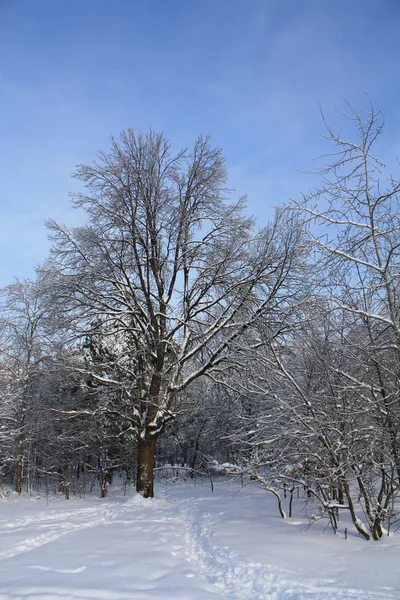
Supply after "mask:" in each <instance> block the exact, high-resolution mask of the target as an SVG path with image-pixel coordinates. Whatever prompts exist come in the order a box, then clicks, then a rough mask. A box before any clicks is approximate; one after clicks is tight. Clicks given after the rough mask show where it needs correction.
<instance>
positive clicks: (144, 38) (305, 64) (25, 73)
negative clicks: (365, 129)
mask: <svg viewBox="0 0 400 600" xmlns="http://www.w3.org/2000/svg"><path fill="white" fill-rule="evenodd" d="M399 29H400V2H399V1H398V0H0V52H1V54H0V144H1V146H0V175H1V177H0V286H2V285H5V284H7V283H10V282H11V281H12V279H13V276H14V275H16V276H18V277H21V278H23V277H30V276H32V275H33V272H34V267H35V265H37V264H38V263H39V262H41V261H42V260H43V259H44V258H45V256H46V254H47V252H48V248H49V244H48V242H47V238H46V231H45V227H44V220H45V219H46V218H55V219H56V220H58V221H62V222H66V223H69V224H78V223H79V221H81V220H82V217H81V215H79V214H77V213H76V211H73V210H72V209H71V208H70V205H69V198H68V193H69V192H70V191H73V190H74V189H76V186H77V182H75V181H74V180H72V179H71V173H72V172H73V171H74V170H75V165H76V164H78V163H80V162H88V161H91V160H92V158H93V157H94V154H95V152H96V151H97V150H99V149H103V150H105V149H107V147H108V144H109V136H110V134H115V135H118V133H119V131H120V130H121V129H122V128H124V127H127V126H131V127H133V128H135V129H144V128H147V127H148V126H149V125H151V126H152V127H153V128H155V129H162V130H164V131H165V133H166V134H167V135H168V136H169V137H170V138H171V140H172V141H173V143H174V144H175V145H176V147H179V146H181V145H190V144H191V142H192V141H193V139H194V138H195V137H196V136H197V135H198V134H199V133H200V132H206V133H210V134H211V135H212V137H213V140H214V142H215V144H218V145H220V146H222V147H223V148H224V151H225V154H226V156H227V157H228V166H229V173H230V186H231V187H235V188H236V189H237V193H238V194H240V195H241V194H244V193H248V194H249V212H251V213H252V214H254V215H256V216H257V217H258V218H259V220H260V223H261V224H262V223H265V222H266V220H267V219H268V217H269V216H270V215H271V212H272V207H273V206H276V205H278V204H280V203H282V202H284V201H286V200H287V199H288V197H290V196H292V197H293V196H296V195H298V194H299V192H300V191H301V190H306V189H308V187H309V186H310V185H312V178H311V176H310V175H307V174H305V173H304V172H305V171H309V170H310V169H312V162H311V161H312V159H313V158H315V157H316V156H318V155H319V154H321V153H322V152H324V151H325V150H326V147H325V146H324V145H323V142H322V140H321V138H320V136H319V132H320V131H321V130H322V126H321V122H320V116H319V108H318V103H321V104H322V106H323V108H324V110H325V112H326V114H327V115H328V117H332V118H333V119H335V117H334V110H335V107H337V106H339V105H340V97H341V96H344V97H346V98H347V99H348V100H349V101H351V102H352V103H353V104H354V105H355V106H356V107H361V106H363V105H364V104H365V103H364V99H363V91H364V90H366V91H367V92H368V93H369V95H370V96H371V98H372V100H373V101H374V104H375V105H376V106H378V107H380V108H382V109H383V110H384V112H385V114H386V121H387V135H386V138H385V147H384V151H385V153H387V156H388V157H389V156H391V155H398V154H400V152H399V150H400V144H399V134H400V119H399V116H400V114H399V106H400V105H399V98H400V77H399V64H400V50H399V48H400V41H399ZM332 115H333V116H332Z"/></svg>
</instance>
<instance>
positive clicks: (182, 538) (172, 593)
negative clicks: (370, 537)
mask: <svg viewBox="0 0 400 600" xmlns="http://www.w3.org/2000/svg"><path fill="white" fill-rule="evenodd" d="M156 492H157V498H156V499H152V500H145V499H143V498H142V497H141V496H138V495H136V494H134V493H133V492H131V493H130V494H128V495H127V496H125V497H124V496H123V495H122V492H120V491H119V490H115V491H113V488H110V494H109V497H108V498H106V499H99V498H93V497H89V498H86V499H83V500H73V499H72V500H69V501H66V500H64V499H63V498H54V499H50V498H49V499H48V500H46V498H29V497H27V496H25V497H21V498H15V497H9V498H4V499H1V500H0V505H1V511H0V515H1V519H0V539H1V546H0V600H86V599H88V600H166V599H170V600H213V599H215V600H217V599H221V598H224V599H225V600H227V599H229V600H248V599H251V600H289V599H290V600H301V599H312V600H322V599H329V600H335V599H354V598H359V599H366V600H372V599H391V598H399V597H400V576H399V575H398V563H399V558H400V538H399V539H397V536H396V534H395V535H392V536H390V537H387V536H385V537H384V538H382V539H381V540H380V541H379V542H372V541H371V542H367V541H366V540H364V538H362V536H360V535H358V534H357V532H355V531H354V528H351V526H350V525H349V523H348V522H347V521H346V522H345V523H340V526H339V534H338V535H336V536H335V535H333V534H332V532H331V531H330V530H329V529H327V528H326V525H327V522H326V521H325V520H318V521H317V522H315V523H314V524H313V525H312V526H311V527H309V522H308V521H307V520H306V519H304V518H303V517H302V516H300V514H297V515H296V516H295V517H294V518H293V519H285V520H283V519H281V518H280V516H279V513H278V510H277V506H276V499H275V498H274V497H273V495H272V494H267V493H266V492H265V491H263V490H262V489H261V488H260V487H257V485H256V484H251V485H249V486H246V487H245V488H244V489H243V490H240V486H239V484H231V485H229V486H228V485H226V484H223V483H222V482H219V481H218V482H217V483H215V484H214V493H211V490H210V487H209V486H206V484H205V483H204V484H196V485H195V484H191V483H185V484H182V483H176V484H168V485H161V484H159V485H158V486H157V488H156ZM347 512H348V511H346V513H347ZM344 527H347V528H348V530H349V533H348V539H347V540H345V538H344Z"/></svg>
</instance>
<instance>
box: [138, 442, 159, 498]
mask: <svg viewBox="0 0 400 600" xmlns="http://www.w3.org/2000/svg"><path fill="white" fill-rule="evenodd" d="M155 446H156V440H155V438H154V436H151V435H150V436H149V437H147V438H145V439H143V438H139V443H138V464H137V479H136V491H137V492H139V494H142V496H143V497H144V498H154V467H155V457H154V452H155Z"/></svg>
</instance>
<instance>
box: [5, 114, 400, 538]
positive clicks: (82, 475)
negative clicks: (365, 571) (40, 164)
mask: <svg viewBox="0 0 400 600" xmlns="http://www.w3.org/2000/svg"><path fill="white" fill-rule="evenodd" d="M344 108H345V115H343V117H342V118H343V119H348V120H350V121H351V124H352V132H353V134H352V136H351V137H349V138H346V139H343V138H342V137H341V136H340V135H339V134H337V133H336V130H334V129H333V128H331V127H330V125H329V123H328V122H326V121H325V122H324V127H325V137H326V140H325V146H326V150H327V151H326V154H325V156H324V157H323V158H322V159H320V160H319V163H318V167H317V169H316V173H315V174H314V175H313V176H312V181H311V187H310V190H309V191H307V192H304V191H303V193H299V195H298V197H297V199H295V200H292V201H288V203H287V204H285V205H284V206H280V207H278V208H277V209H276V212H275V215H274V216H273V218H272V219H271V220H270V222H269V223H268V224H267V226H265V227H260V226H259V225H258V223H257V222H256V221H255V220H254V219H252V218H251V217H250V216H249V214H248V212H246V199H245V198H237V197H236V196H235V192H234V191H232V190H230V187H229V181H228V178H227V170H226V165H225V159H224V154H223V151H222V150H221V149H220V148H218V147H214V145H213V142H212V139H211V138H209V137H207V136H205V135H200V136H199V137H198V138H197V139H196V140H195V141H194V143H193V144H192V146H190V147H188V148H186V149H182V150H176V149H175V146H174V142H173V140H171V141H169V140H168V139H166V137H165V136H164V135H163V134H162V133H157V132H156V131H153V130H151V129H150V130H147V131H144V132H138V131H136V130H132V129H127V130H124V131H123V132H122V133H121V135H120V137H118V138H112V140H111V144H110V147H109V148H108V149H106V150H105V151H104V152H99V153H98V154H97V156H96V158H95V160H94V161H93V162H92V163H91V164H81V165H80V166H79V167H78V168H77V171H76V173H75V175H74V176H75V178H77V180H78V181H79V182H81V184H82V192H81V193H77V194H75V195H74V197H73V204H74V205H75V206H76V207H79V208H80V209H81V210H83V211H84V213H85V215H86V222H84V223H82V225H81V226H79V227H72V228H70V227H68V225H63V224H60V223H57V222H55V221H52V220H50V221H49V222H48V229H49V235H50V236H51V239H52V249H51V252H50V255H49V256H48V259H47V260H46V261H45V262H44V264H42V265H41V266H40V267H39V268H38V270H37V277H36V278H35V279H34V280H27V279H16V280H15V281H14V283H12V284H11V285H8V286H6V287H4V288H3V289H2V290H1V321H0V336H1V337H0V348H1V354H0V390H1V394H0V446H1V452H0V477H1V483H0V486H1V487H0V490H1V493H2V495H3V496H6V495H7V494H8V493H10V490H14V492H16V493H17V494H21V493H22V494H24V493H26V492H28V493H42V494H43V493H46V494H47V495H48V496H49V497H51V496H57V495H63V496H64V497H65V498H66V499H68V498H69V499H72V498H83V497H86V496H87V495H89V494H91V493H93V494H99V495H101V497H106V496H107V490H108V487H109V485H110V484H112V482H113V480H115V478H120V479H121V480H122V481H123V482H124V485H125V486H134V487H135V488H136V490H137V492H139V493H140V494H141V495H142V496H143V497H144V498H151V497H153V496H154V480H155V478H156V479H157V478H158V480H162V479H163V478H164V477H169V476H170V474H171V472H173V473H174V474H175V476H177V477H182V478H187V479H188V480H194V479H197V480H201V481H209V482H210V485H211V486H212V485H213V482H214V481H216V480H218V478H221V477H222V478H225V479H226V478H231V479H236V480H238V481H241V482H242V483H243V484H244V485H245V484H246V482H248V481H252V482H254V484H256V485H257V486H258V487H259V488H260V489H262V490H265V491H266V492H267V493H268V494H270V495H271V496H272V497H273V498H274V502H276V511H277V514H279V515H280V516H281V517H282V518H285V517H291V516H292V515H293V514H294V513H295V512H296V510H297V509H296V507H297V506H299V505H301V506H303V505H307V503H310V504H312V506H313V509H312V510H313V511H314V513H317V514H318V515H319V517H320V518H322V517H323V518H325V519H326V522H327V523H329V527H330V528H331V530H332V532H336V530H337V529H338V524H339V523H340V520H341V519H342V518H344V515H346V518H347V519H348V520H349V523H350V526H351V527H353V529H354V531H355V532H356V533H357V535H359V536H362V538H364V539H365V541H367V540H371V541H373V540H380V538H382V536H383V535H384V534H386V533H390V532H391V530H392V529H393V528H394V529H397V528H398V524H399V514H398V494H399V491H400V487H399V483H400V396H399V394H400V391H399V390H400V368H399V353H400V321H399V310H400V304H399V285H400V206H399V203H400V182H399V180H398V179H397V178H396V174H393V175H391V174H389V173H388V172H387V169H386V167H385V166H384V165H383V163H382V162H381V161H380V160H379V157H377V156H376V155H375V154H376V145H377V143H378V142H379V140H380V137H379V136H380V134H381V133H382V131H383V126H384V121H383V116H382V114H381V112H380V111H376V110H375V109H374V108H373V106H372V105H369V107H368V109H367V110H360V111H357V110H356V109H354V108H352V107H351V106H350V105H349V104H346V105H345V107H344ZM156 495H157V494H156Z"/></svg>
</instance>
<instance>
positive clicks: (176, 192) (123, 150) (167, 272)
mask: <svg viewBox="0 0 400 600" xmlns="http://www.w3.org/2000/svg"><path fill="white" fill-rule="evenodd" d="M76 177H77V178H78V179H80V180H81V181H83V182H84V184H85V186H86V193H83V194H79V195H77V196H76V197H75V199H74V202H75V204H76V206H78V207H80V208H82V209H84V210H85V211H86V213H87V216H88V222H87V224H86V225H85V226H83V227H78V228H74V229H69V228H67V227H65V226H62V225H59V224H57V223H54V222H50V224H49V226H50V230H51V233H52V237H53V240H54V246H53V249H52V251H51V255H50V259H49V261H48V263H47V267H46V272H47V280H48V282H49V287H48V290H49V293H50V291H51V293H52V295H53V300H54V302H55V303H58V307H59V309H60V310H59V313H60V314H61V312H62V313H63V314H64V316H65V321H66V324H68V323H74V327H75V331H76V333H77V335H80V336H88V335H90V336H92V338H93V339H94V337H93V336H96V335H100V334H101V335H102V336H103V337H104V338H105V339H106V338H107V337H108V342H104V344H103V346H104V345H105V346H107V345H108V346H110V345H111V346H112V348H113V350H112V352H106V353H104V352H103V359H104V360H103V363H102V366H101V368H99V362H100V363H101V361H98V363H97V368H93V369H92V377H93V379H94V380H95V381H97V382H98V384H100V385H115V386H120V388H121V390H122V394H123V395H124V398H125V404H126V402H128V403H129V406H130V412H129V415H128V417H127V418H129V419H130V422H131V425H132V427H133V428H134V429H135V431H136V432H137V441H138V448H139V453H138V454H139V455H138V476H137V490H138V491H139V492H140V493H141V494H142V495H143V496H145V497H149V496H153V494H154V488H153V480H154V477H153V471H154V466H155V465H154V451H155V444H156V440H157V438H158V436H159V435H160V434H161V433H162V432H163V430H164V428H165V425H166V423H167V422H168V421H169V420H171V419H172V418H173V417H174V412H173V410H174V400H175V398H176V396H177V394H178V393H180V392H182V390H183V389H185V388H186V387H187V386H188V385H189V384H190V383H191V382H193V381H194V380H195V379H197V378H199V377H201V376H203V375H207V374H208V375H210V374H211V373H212V371H213V370H214V369H215V368H216V367H217V366H218V365H219V364H220V363H221V361H223V360H224V359H226V356H227V353H228V351H229V347H230V345H231V344H232V342H233V341H235V344H236V345H237V344H238V343H240V342H241V340H243V344H245V343H246V342H245V333H246V331H247V330H248V328H249V327H251V326H252V324H253V323H254V322H255V321H256V320H258V319H260V318H262V317H263V318H265V317H266V315H267V314H268V315H270V316H271V318H272V315H273V314H275V313H276V312H279V311H280V308H281V305H282V303H283V302H285V299H286V298H287V295H288V289H287V284H288V277H289V274H290V273H291V269H292V267H293V265H294V263H295V262H296V261H298V257H299V254H298V252H297V248H298V242H299V240H300V237H301V230H300V228H299V227H298V226H297V224H296V222H295V220H294V219H290V218H288V216H287V214H285V213H282V212H278V213H277V215H276V217H275V219H274V221H273V223H272V224H271V225H269V226H268V227H266V228H265V229H262V230H256V228H255V226H254V222H253V220H252V219H250V218H248V217H246V216H244V213H243V208H244V200H243V199H240V200H239V201H237V202H235V203H232V202H230V201H229V193H228V191H227V190H226V189H225V183H226V168H225V162H224V158H223V156H222V153H221V149H219V148H213V147H212V146H211V145H210V140H209V138H208V137H205V136H200V137H199V138H198V139H197V140H196V142H195V144H194V147H193V149H192V150H191V151H190V152H188V151H187V150H182V151H180V152H178V153H175V154H174V153H173V152H172V150H171V145H170V143H169V142H168V140H166V138H165V137H164V135H163V134H159V133H155V132H153V131H151V130H150V131H148V132H147V133H143V134H142V133H139V134H137V133H135V132H134V131H132V130H128V131H124V132H122V134H121V137H120V139H119V140H115V139H112V144H111V150H110V151H109V152H108V153H99V154H98V158H97V160H96V162H94V163H93V164H92V165H81V166H80V167H79V168H78V171H77V173H76ZM101 354H102V353H101V352H99V353H98V357H100V355H101ZM106 355H108V364H106V363H107V360H105V358H104V357H105V356H106ZM111 357H112V358H111ZM121 373H123V376H122V375H121Z"/></svg>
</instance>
